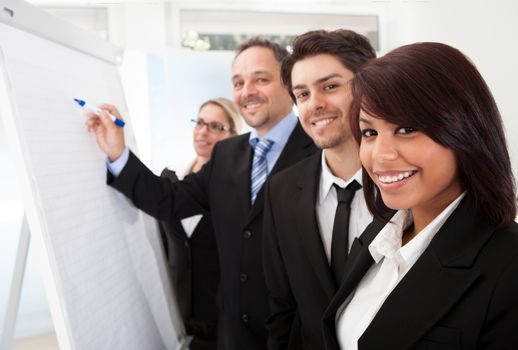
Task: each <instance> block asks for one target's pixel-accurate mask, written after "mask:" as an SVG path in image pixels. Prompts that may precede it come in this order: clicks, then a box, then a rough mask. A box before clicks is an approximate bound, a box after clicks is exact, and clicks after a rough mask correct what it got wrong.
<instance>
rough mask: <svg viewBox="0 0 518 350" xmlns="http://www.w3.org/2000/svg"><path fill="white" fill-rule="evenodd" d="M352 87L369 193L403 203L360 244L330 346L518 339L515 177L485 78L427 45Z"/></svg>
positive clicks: (367, 73) (500, 345)
mask: <svg viewBox="0 0 518 350" xmlns="http://www.w3.org/2000/svg"><path fill="white" fill-rule="evenodd" d="M351 93H352V96H353V103H352V105H351V113H350V116H351V121H350V122H351V129H352V132H353V134H354V136H355V138H356V140H357V142H358V143H359V145H360V160H361V162H362V166H363V170H364V181H363V185H364V187H363V188H364V194H365V198H366V201H367V203H368V206H369V208H370V210H371V211H372V212H373V213H375V214H376V213H377V211H376V206H375V198H376V194H378V195H381V199H382V200H383V202H384V203H385V205H386V206H387V207H389V208H392V209H397V210H398V211H397V212H396V214H394V216H393V217H392V218H391V219H390V221H389V222H386V225H385V226H384V227H383V228H382V230H381V231H379V233H378V234H377V235H376V237H373V235H370V236H369V235H367V236H365V237H361V238H360V241H359V242H358V243H360V244H357V246H356V248H357V249H354V246H353V248H352V249H351V252H350V254H349V258H348V261H347V264H348V266H347V267H346V271H345V272H344V277H343V279H342V280H343V282H342V285H341V287H340V289H339V291H338V293H337V294H336V295H335V297H334V299H333V301H332V302H331V304H330V305H329V307H328V309H327V310H326V313H325V315H324V318H323V331H324V338H325V342H326V349H328V350H331V349H338V348H341V349H342V350H356V349H359V350H370V349H398V350H403V349H518V225H517V224H516V223H515V221H514V220H515V217H516V202H515V200H516V192H515V184H514V179H513V174H512V170H511V162H510V157H509V154H508V150H507V144H506V139H505V133H504V128H503V125H502V119H501V116H500V113H499V111H498V108H497V106H496V103H495V100H494V98H493V96H492V94H491V92H490V90H489V88H488V86H487V85H486V83H485V82H484V79H483V78H482V76H481V75H480V73H479V72H478V70H477V69H476V67H475V66H474V65H473V64H472V63H471V62H470V60H469V59H468V58H466V57H465V56H464V55H463V54H462V53H461V52H460V51H459V50H457V49H455V48H453V47H451V46H448V45H445V44H440V43H417V44H412V45H406V46H402V47H400V48H398V49H395V50H393V51H391V52H389V53H388V54H386V55H385V56H383V57H381V58H379V59H376V60H372V61H371V62H369V63H368V64H366V65H365V66H364V67H362V69H360V70H359V71H358V72H356V74H355V76H354V78H353V80H352V82H351ZM509 131H511V130H509ZM376 216H378V217H379V215H376Z"/></svg>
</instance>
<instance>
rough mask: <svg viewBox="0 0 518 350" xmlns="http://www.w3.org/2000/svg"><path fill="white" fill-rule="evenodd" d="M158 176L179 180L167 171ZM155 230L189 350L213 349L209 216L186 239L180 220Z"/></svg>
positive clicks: (214, 259)
mask: <svg viewBox="0 0 518 350" xmlns="http://www.w3.org/2000/svg"><path fill="white" fill-rule="evenodd" d="M160 176H161V177H164V178H168V179H169V180H170V181H172V182H177V181H179V180H178V177H177V176H176V173H175V172H174V171H171V170H169V169H164V170H163V171H162V174H161V175H160ZM158 227H159V229H160V233H161V235H162V240H163V243H164V248H165V252H166V258H167V265H168V272H169V275H170V279H171V281H172V283H173V288H174V290H175V294H176V300H177V302H178V307H179V310H180V314H181V315H182V319H183V321H184V324H185V327H186V329H187V333H189V334H191V335H194V339H193V341H192V342H191V344H190V348H191V350H195V349H200V350H201V349H216V334H217V320H218V307H217V302H216V295H217V290H218V284H219V261H218V250H217V246H216V238H215V236H214V229H213V228H212V220H211V217H210V215H203V217H202V218H201V219H200V221H199V223H198V225H196V228H195V229H194V232H193V233H192V235H191V236H190V237H188V236H187V234H186V233H185V230H184V229H183V226H182V224H181V222H180V220H173V219H169V220H165V221H160V222H159V225H158Z"/></svg>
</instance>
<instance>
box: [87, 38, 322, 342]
mask: <svg viewBox="0 0 518 350" xmlns="http://www.w3.org/2000/svg"><path fill="white" fill-rule="evenodd" d="M286 54H287V52H286V50H285V49H283V48H281V47H280V46H279V45H277V44H274V43H271V42H269V41H267V40H264V39H260V38H255V39H252V40H250V41H249V42H247V43H245V44H243V45H241V46H240V47H239V48H238V50H237V53H236V56H235V58H234V62H233V65H232V85H233V94H234V102H235V103H236V105H237V106H238V107H239V109H240V112H241V115H242V116H243V117H244V119H245V121H246V123H247V124H248V125H250V126H251V127H252V128H253V130H252V131H251V132H250V133H248V134H244V135H240V136H236V137H232V138H229V139H226V140H223V141H221V142H219V143H218V144H217V145H216V146H215V147H214V150H213V152H212V156H211V160H210V161H209V162H208V163H207V164H205V165H204V166H203V168H202V169H201V170H200V171H199V172H197V173H194V174H191V175H189V176H187V177H186V178H185V179H184V180H183V181H179V182H176V183H171V182H170V181H169V180H167V179H161V178H160V177H158V176H156V175H154V174H153V173H152V172H151V171H150V170H149V169H148V168H146V167H145V165H144V164H142V163H141V162H140V161H139V159H138V158H137V157H136V156H135V155H134V154H133V153H131V151H129V150H128V148H126V146H125V143H124V134H123V132H122V130H121V128H119V127H116V126H115V124H114V123H112V122H111V120H110V119H109V117H108V115H107V114H106V113H104V112H103V113H102V114H101V116H100V117H99V118H97V117H95V116H94V115H91V116H90V118H89V121H88V128H89V130H90V131H92V132H95V134H96V137H97V142H98V144H99V146H100V148H101V149H102V150H103V151H104V152H105V153H106V154H107V156H108V158H109V160H110V163H109V165H108V166H109V174H108V183H109V184H110V186H113V187H114V188H116V189H117V190H119V191H120V192H122V193H124V194H125V195H126V196H128V197H129V198H130V199H131V200H132V201H133V203H134V204H135V206H136V207H138V208H140V209H142V210H144V211H145V212H146V213H148V214H150V215H152V216H153V217H155V218H157V219H159V220H167V219H170V218H174V219H182V218H184V217H190V216H193V215H195V214H206V213H210V214H211V215H212V224H213V227H214V230H215V235H216V241H217V245H218V253H219V259H220V290H219V294H220V298H219V299H220V300H219V320H218V328H219V329H218V349H225V350H242V349H247V350H254V349H264V348H266V339H267V330H266V328H265V319H266V317H267V316H268V296H267V289H266V284H265V281H264V274H263V265H262V260H263V257H262V249H261V248H262V221H263V220H262V219H263V206H264V197H263V196H264V195H263V191H262V187H263V186H262V185H263V183H264V181H265V179H266V178H267V177H268V176H269V175H271V174H273V173H276V172H278V171H279V170H282V169H284V168H286V167H288V166H290V165H292V164H294V163H296V162H297V161H299V160H302V159H303V158H306V157H307V156H309V155H311V154H313V153H314V152H315V151H316V148H315V146H314V144H313V142H312V141H311V139H310V138H309V137H308V136H307V135H306V134H305V133H304V131H303V130H302V128H301V126H300V124H299V122H298V119H297V117H296V116H295V115H294V114H293V112H292V101H291V99H290V95H289V93H288V91H287V90H286V88H285V86H284V85H283V83H282V81H281V78H280V62H281V61H282V59H283V58H284V57H285V56H286ZM100 107H101V109H103V110H104V111H107V112H109V113H111V114H113V115H115V116H117V117H121V116H120V114H119V113H118V111H117V109H116V108H115V107H114V106H111V105H102V106H100Z"/></svg>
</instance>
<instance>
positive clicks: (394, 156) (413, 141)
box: [360, 112, 462, 214]
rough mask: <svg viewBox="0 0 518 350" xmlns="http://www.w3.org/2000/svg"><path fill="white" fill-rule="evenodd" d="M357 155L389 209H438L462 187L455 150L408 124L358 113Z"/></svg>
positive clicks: (449, 200)
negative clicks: (397, 123)
mask: <svg viewBox="0 0 518 350" xmlns="http://www.w3.org/2000/svg"><path fill="white" fill-rule="evenodd" d="M360 130H361V134H362V138H361V143H360V160H361V162H362V164H363V166H364V168H365V169H366V170H367V172H368V174H369V176H370V177H371V178H372V180H373V181H374V183H375V184H376V186H377V187H378V188H379V190H380V192H381V196H382V199H383V202H384V203H385V204H386V205H387V206H388V207H389V208H392V209H412V211H415V210H420V209H423V210H426V212H428V213H429V214H431V213H436V214H439V213H440V212H441V211H442V210H443V209H444V208H445V207H446V206H447V205H448V204H450V203H451V202H452V201H453V200H454V199H455V198H457V197H458V196H459V195H460V194H461V193H462V186H461V183H460V180H459V176H458V172H457V162H456V159H455V154H454V152H453V151H452V150H451V149H448V148H445V147H444V146H442V145H440V144H438V143H437V142H435V141H434V140H432V139H431V138H430V137H428V136H427V135H426V134H424V133H422V132H420V131H419V130H416V129H414V128H412V127H409V126H404V125H395V124H392V123H389V122H387V121H385V120H383V119H379V118H373V117H372V116H369V115H367V114H366V113H364V112H362V113H361V114H360Z"/></svg>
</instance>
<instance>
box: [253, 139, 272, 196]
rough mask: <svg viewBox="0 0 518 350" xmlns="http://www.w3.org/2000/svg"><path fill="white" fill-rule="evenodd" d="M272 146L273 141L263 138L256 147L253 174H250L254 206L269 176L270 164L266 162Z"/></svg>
mask: <svg viewBox="0 0 518 350" xmlns="http://www.w3.org/2000/svg"><path fill="white" fill-rule="evenodd" d="M272 145H273V141H271V140H268V139H261V138H260V139H259V142H257V144H256V145H255V150H254V160H253V161H252V173H251V174H250V180H251V181H250V184H251V187H250V199H251V202H252V204H254V202H255V198H256V197H257V193H258V192H259V190H260V189H261V187H262V186H263V184H264V181H265V180H266V177H267V176H268V162H267V160H266V154H267V153H268V151H269V150H270V148H272Z"/></svg>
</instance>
